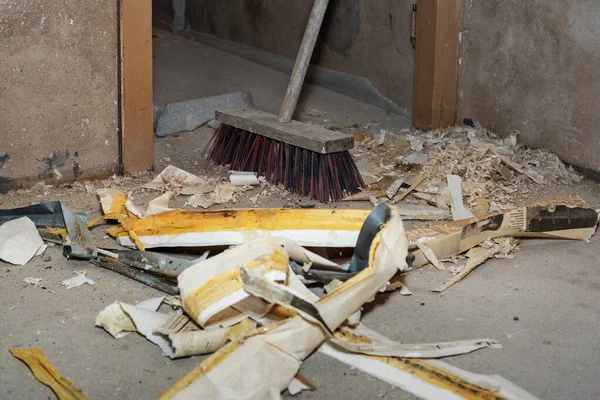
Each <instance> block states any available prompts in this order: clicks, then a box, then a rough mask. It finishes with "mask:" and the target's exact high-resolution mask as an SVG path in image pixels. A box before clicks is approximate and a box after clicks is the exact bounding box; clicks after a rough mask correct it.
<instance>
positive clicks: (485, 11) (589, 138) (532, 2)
mask: <svg viewBox="0 0 600 400" xmlns="http://www.w3.org/2000/svg"><path fill="white" fill-rule="evenodd" d="M463 2H464V8H463V18H462V50H461V65H460V69H459V117H460V120H462V118H463V117H469V118H472V119H473V120H475V121H479V122H480V123H481V124H482V125H483V126H484V127H488V128H489V129H491V130H493V131H496V132H498V133H501V134H506V133H508V132H509V131H511V130H513V129H516V130H519V131H520V132H521V134H522V135H521V140H522V141H523V142H525V143H526V144H528V145H531V146H535V147H547V148H549V149H551V150H553V151H555V152H556V153H557V154H558V155H559V156H560V157H561V158H562V159H563V160H565V161H567V162H569V163H572V164H575V165H578V166H582V167H587V168H591V169H594V170H596V171H598V170H600V140H599V139H600V101H598V96H599V95H600V2H599V1H597V0H571V1H563V0H552V1H551V0H528V1H520V0H519V1H517V0H486V1H481V0H479V1H477V0H463Z"/></svg>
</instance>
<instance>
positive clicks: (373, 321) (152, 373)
mask: <svg viewBox="0 0 600 400" xmlns="http://www.w3.org/2000/svg"><path fill="white" fill-rule="evenodd" d="M175 40H178V43H175V42H174V41H175ZM154 50H155V56H156V58H155V66H154V68H155V78H156V91H155V95H156V101H157V102H165V101H174V100H183V99H186V98H194V97H200V96H204V95H211V94H218V93H224V92H227V91H229V90H237V89H246V90H250V91H252V93H253V95H254V99H255V102H256V105H257V107H259V108H263V109H265V110H267V111H271V112H275V111H276V110H277V104H278V103H279V99H280V98H281V95H282V93H283V90H284V88H285V84H286V78H285V76H283V75H281V74H279V73H277V72H274V71H271V70H268V69H266V68H263V67H260V66H256V65H253V64H250V63H247V62H245V61H243V60H240V59H238V58H236V57H233V56H230V55H227V54H223V53H220V52H218V51H216V50H213V49H210V48H207V47H205V46H201V45H198V44H194V43H192V42H188V41H186V40H185V39H181V38H174V37H172V36H169V35H165V37H163V38H157V39H156V40H155V49H154ZM206 53H208V56H204V54H206ZM177 57H181V58H177ZM202 60H206V63H208V64H209V67H210V68H209V69H211V70H212V71H213V75H212V76H211V77H210V79H208V80H207V79H206V76H207V75H205V72H207V71H206V70H205V68H204V66H205V63H204V62H203V61H202ZM219 60H220V61H219ZM181 61H187V62H184V63H182V62H181ZM218 72H222V73H223V75H221V74H219V73H218ZM230 82H233V83H230ZM228 85H233V86H231V87H228ZM303 101H304V106H309V107H312V108H318V109H322V110H325V111H327V115H326V116H324V117H322V118H320V119H319V118H317V119H315V122H319V123H324V124H328V123H329V122H324V121H323V120H324V119H330V121H331V124H332V125H333V124H337V125H338V126H349V125H352V124H354V123H359V124H360V125H364V124H365V123H367V122H369V121H377V122H381V123H382V124H384V125H386V129H400V128H402V127H405V126H406V124H407V121H405V120H402V119H401V118H399V117H394V116H390V115H387V114H386V113H385V112H384V111H381V110H379V109H377V108H375V107H371V106H368V105H365V104H362V103H360V102H357V101H354V100H352V99H348V98H345V97H343V96H340V95H338V94H336V93H333V92H330V91H327V90H324V89H322V88H318V87H312V86H309V91H308V95H305V97H304V100H303ZM304 106H303V107H304ZM299 118H300V119H305V120H306V119H310V118H312V117H309V116H306V115H303V113H300V115H299ZM209 135H210V132H209V131H208V129H207V128H202V129H199V130H198V131H196V132H193V133H183V134H180V135H177V136H171V137H168V138H166V139H162V140H157V141H156V148H157V160H156V161H157V169H159V170H160V168H162V167H163V166H165V165H167V164H169V163H172V164H175V165H178V166H180V167H182V168H185V169H188V170H189V171H190V172H194V173H218V172H219V171H218V169H211V167H209V166H208V165H207V164H205V163H204V162H202V161H201V160H199V156H198V154H197V153H195V152H194V150H195V149H197V148H202V147H203V144H204V143H205V141H206V140H207V139H208V137H209ZM140 179H142V178H140ZM122 185H123V187H131V188H132V189H134V195H135V196H136V200H137V201H138V202H139V203H140V204H145V202H146V201H147V200H148V199H149V198H151V197H154V196H155V195H156V193H147V192H144V191H141V190H138V189H137V187H139V182H138V181H136V180H130V181H127V180H126V181H125V182H123V183H122ZM568 192H577V193H579V194H580V195H581V196H582V197H583V198H584V199H585V200H586V201H588V202H589V203H590V204H591V205H592V206H598V205H600V188H599V187H598V185H597V184H594V183H590V182H584V183H582V184H580V185H578V186H577V187H557V188H551V189H547V191H546V192H545V193H540V196H541V197H543V198H549V197H553V196H554V195H561V194H564V193H568ZM50 200H61V201H64V202H65V204H66V205H67V206H69V207H71V208H72V209H73V210H76V211H84V212H87V214H88V216H89V217H93V216H96V215H98V214H99V212H100V210H99V205H98V201H97V199H96V198H95V196H94V195H93V194H90V193H87V192H86V190H85V189H84V188H82V187H79V186H74V187H70V188H69V187H67V188H59V189H52V190H46V191H44V190H42V191H22V192H18V193H15V194H13V195H12V196H8V195H6V196H0V208H12V207H17V206H23V205H27V204H32V203H39V202H42V201H50ZM288 200H289V199H271V200H270V203H269V204H268V205H269V206H281V205H284V204H285V203H286V202H287V201H288ZM174 205H175V206H181V205H182V203H181V200H177V202H176V204H174ZM235 206H236V207H244V206H249V203H248V202H247V201H246V199H242V200H240V202H238V203H237V204H236V205H235ZM334 206H337V205H334ZM344 206H348V204H344ZM354 206H356V205H354ZM358 206H361V205H358ZM362 206H368V205H362ZM408 225H409V228H410V226H412V224H408ZM93 234H94V237H95V239H96V240H97V243H98V244H99V245H104V246H109V247H113V248H114V247H115V246H116V245H115V243H114V241H112V240H111V239H105V238H103V236H104V230H103V228H102V227H99V228H95V229H94V230H93ZM599 243H600V238H598V237H594V238H592V239H591V241H590V242H589V243H588V242H567V241H551V240H528V241H523V242H522V244H521V246H520V250H519V251H518V252H517V253H516V258H515V259H514V260H490V261H488V262H487V263H485V264H483V265H482V266H480V267H479V268H478V269H477V270H476V271H474V272H473V273H472V274H470V275H469V276H468V277H467V278H466V279H465V280H464V281H462V282H460V283H459V284H457V285H455V286H454V287H452V288H450V289H449V290H447V291H446V292H444V293H443V294H436V293H432V292H430V290H431V289H433V288H435V287H437V286H438V284H440V283H442V282H444V281H445V280H447V279H448V277H449V275H447V274H446V273H443V272H439V271H437V270H435V269H434V268H432V267H425V268H423V269H421V270H418V271H414V272H411V273H410V274H409V275H408V277H407V280H406V283H407V285H408V286H409V287H410V289H411V290H412V291H413V293H414V295H413V296H411V297H402V296H400V295H399V294H398V293H397V292H394V293H389V294H380V295H378V296H377V299H376V301H375V302H374V303H371V304H368V305H367V306H366V307H365V310H366V312H365V313H364V322H365V324H367V325H368V326H369V327H371V328H373V329H375V330H377V331H378V332H380V333H382V334H384V335H386V336H388V337H390V338H392V339H395V340H398V341H402V342H428V341H449V340H459V339H471V338H482V337H489V338H493V339H498V340H500V341H501V342H502V344H503V346H504V348H503V349H501V350H491V349H486V350H481V351H478V352H475V353H472V354H468V355H465V356H460V357H452V358H450V359H447V360H446V361H448V362H449V363H451V364H453V365H456V366H458V367H461V368H464V369H467V370H470V371H473V372H478V373H485V374H498V375H501V376H503V377H504V378H506V379H509V380H511V381H513V382H514V383H515V384H517V385H519V386H521V387H523V388H524V389H526V390H528V391H530V392H531V393H533V394H534V395H536V396H538V397H540V398H544V399H546V398H548V399H574V398H577V399H591V398H600V385H598V382H599V381H600V368H598V366H597V360H598V359H599V358H600V348H599V347H598V346H597V343H598V341H599V339H600V338H599V336H600V334H599V333H598V329H597V321H598V319H597V318H599V316H600V274H599V273H598V265H599V261H600V253H599V252H598V250H597V249H598V244H599ZM47 254H48V255H50V256H51V260H50V261H43V257H36V258H34V260H33V261H32V262H30V263H29V264H28V265H26V266H23V267H16V266H12V265H8V264H2V263H0V279H1V280H2V285H1V287H2V290H1V292H0V298H1V299H2V300H1V301H2V304H3V313H2V314H1V316H0V349H2V350H1V351H0V398H16V399H36V398H48V397H50V398H52V393H51V392H50V390H49V389H47V388H46V387H45V386H43V385H41V384H40V383H39V382H37V381H36V380H35V379H34V378H33V376H32V375H31V373H30V372H29V370H28V369H27V368H26V367H25V366H24V365H23V364H22V363H20V362H19V361H17V360H15V359H13V358H12V357H11V356H10V354H9V353H8V351H7V349H8V348H10V347H21V348H28V347H34V346H39V347H41V348H42V349H43V350H44V351H45V353H46V355H47V356H48V358H49V359H50V361H51V362H52V363H53V364H54V366H55V367H56V368H57V369H58V370H59V371H60V372H61V373H62V374H63V375H64V376H65V377H66V378H67V379H69V380H70V381H71V382H72V383H73V384H74V385H76V386H77V387H78V388H80V389H81V390H82V391H83V393H84V394H86V395H87V396H88V397H89V398H90V399H105V398H124V399H129V398H131V399H153V398H156V397H157V396H158V395H159V394H160V393H162V392H163V391H164V390H166V389H167V388H168V387H170V386H171V385H172V384H173V383H175V382H176V381H177V380H178V379H179V378H180V377H182V376H183V375H185V374H186V373H187V372H188V371H189V370H190V369H192V368H193V367H194V366H195V365H197V364H198V363H199V361H200V360H201V357H192V358H188V359H182V360H177V361H172V360H169V359H168V358H165V357H163V356H162V355H161V353H160V350H159V349H158V347H156V346H155V345H153V344H151V343H150V342H148V341H146V340H145V339H144V338H142V337H140V336H138V335H136V334H132V335H129V336H127V337H125V338H123V339H120V340H115V339H113V338H112V337H111V336H110V335H108V334H107V333H106V332H104V331H103V330H101V329H99V328H95V327H94V320H95V318H96V315H97V313H98V312H99V311H100V310H102V309H103V308H104V307H106V306H107V305H109V304H110V303H112V302H113V301H115V300H120V301H125V302H130V303H135V302H136V301H141V300H144V299H147V298H149V297H153V296H157V295H160V292H158V291H155V290H153V289H150V288H148V287H146V286H144V285H142V284H139V283H137V282H134V281H132V280H129V279H127V278H124V277H122V276H120V275H117V274H115V273H112V272H109V271H105V270H103V269H100V268H97V267H95V266H93V265H91V264H88V263H86V262H81V261H73V260H66V259H65V258H63V256H62V255H61V253H60V249H59V248H58V247H52V248H49V249H48V250H47ZM79 269H86V270H87V271H88V275H89V276H90V277H91V278H92V279H94V280H96V281H97V283H96V285H95V286H82V287H80V288H76V289H71V290H66V289H65V288H64V287H63V286H61V285H60V284H59V281H61V280H63V279H67V278H70V277H71V276H72V272H73V271H75V270H79ZM29 276H33V277H39V278H43V283H44V284H45V285H46V286H47V287H48V289H50V290H52V291H53V292H50V291H49V290H44V289H41V288H36V287H33V286H26V285H25V284H23V283H22V281H23V279H24V278H25V277H29ZM515 317H518V320H515ZM300 372H301V373H302V374H303V375H304V376H306V377H307V378H308V379H309V380H310V381H311V382H312V383H313V384H314V385H315V386H316V387H317V388H318V389H317V391H315V392H304V393H302V394H300V395H298V396H297V397H298V398H299V399H338V398H345V399H349V400H350V399H357V400H358V399H372V398H386V399H413V397H412V396H410V395H408V394H406V393H405V392H403V391H402V390H400V389H398V388H393V387H391V386H390V385H388V384H386V383H383V382H381V381H379V380H377V379H375V378H372V377H370V376H368V375H366V374H363V373H362V372H358V371H356V370H352V369H350V368H349V367H346V366H345V365H344V364H341V363H339V362H337V361H335V360H333V359H331V358H328V357H327V356H324V355H321V354H314V355H312V356H311V357H310V358H309V359H308V360H307V361H306V362H305V363H304V364H303V366H302V368H301V371H300ZM284 396H287V395H284Z"/></svg>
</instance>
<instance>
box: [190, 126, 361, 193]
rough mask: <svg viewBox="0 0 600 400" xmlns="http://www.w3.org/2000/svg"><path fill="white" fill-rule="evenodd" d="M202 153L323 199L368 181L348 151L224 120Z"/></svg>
mask: <svg viewBox="0 0 600 400" xmlns="http://www.w3.org/2000/svg"><path fill="white" fill-rule="evenodd" d="M202 154H204V155H206V154H208V158H209V159H210V160H211V161H212V162H214V163H215V164H218V165H230V168H231V169H232V170H234V171H251V172H256V173H257V175H258V176H264V177H265V179H266V180H267V181H268V182H270V183H272V184H283V186H284V187H285V188H286V189H287V190H288V191H290V192H292V193H296V194H299V195H301V196H307V197H309V198H311V199H316V200H319V201H321V202H328V201H339V200H341V199H342V198H343V197H344V196H345V195H350V194H354V193H357V192H358V191H359V190H360V188H363V187H365V184H364V182H363V180H362V177H361V176H360V172H359V171H358V168H357V167H356V164H355V163H354V160H353V159H352V156H351V155H350V153H349V152H348V151H341V152H337V153H329V154H321V153H317V152H315V151H312V150H307V149H303V148H301V147H297V146H292V145H289V144H285V143H283V142H280V141H277V140H273V139H270V138H267V137H264V136H260V135H257V134H255V133H252V132H249V131H246V130H243V129H238V128H235V127H233V126H230V125H225V124H221V126H220V127H219V128H218V129H217V131H216V132H215V134H214V136H213V137H212V138H211V140H210V141H209V142H208V144H207V145H206V147H205V148H204V150H203V151H202Z"/></svg>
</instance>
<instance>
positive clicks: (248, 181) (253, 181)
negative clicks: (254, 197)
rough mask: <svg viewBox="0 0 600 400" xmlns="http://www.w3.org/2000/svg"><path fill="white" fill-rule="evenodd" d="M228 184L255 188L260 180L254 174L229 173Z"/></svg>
mask: <svg viewBox="0 0 600 400" xmlns="http://www.w3.org/2000/svg"><path fill="white" fill-rule="evenodd" d="M229 182H230V183H231V184H232V185H234V186H246V185H248V186H257V185H260V183H261V182H260V180H259V179H258V177H257V176H256V173H254V172H243V171H231V175H230V176H229Z"/></svg>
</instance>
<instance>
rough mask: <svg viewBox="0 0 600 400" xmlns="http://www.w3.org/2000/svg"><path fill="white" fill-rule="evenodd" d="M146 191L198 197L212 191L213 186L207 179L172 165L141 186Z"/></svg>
mask: <svg viewBox="0 0 600 400" xmlns="http://www.w3.org/2000/svg"><path fill="white" fill-rule="evenodd" d="M142 187H143V188H146V189H154V190H160V191H163V192H167V191H171V192H174V193H177V194H181V195H184V196H192V195H200V194H204V193H209V192H211V191H212V190H214V188H215V185H214V184H213V183H211V182H209V181H208V180H207V179H204V178H200V177H199V176H196V175H193V174H190V173H189V172H187V171H184V170H182V169H181V168H177V167H175V166H173V165H169V166H168V167H166V168H165V169H164V170H163V171H162V172H161V173H160V174H158V175H157V176H156V178H154V179H153V180H152V181H151V182H149V183H147V184H145V185H143V186H142Z"/></svg>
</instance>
